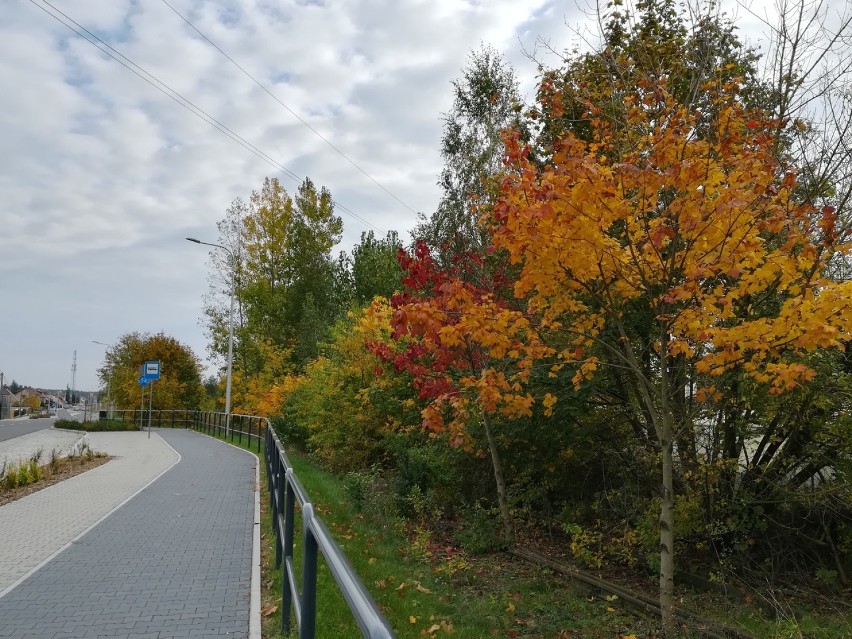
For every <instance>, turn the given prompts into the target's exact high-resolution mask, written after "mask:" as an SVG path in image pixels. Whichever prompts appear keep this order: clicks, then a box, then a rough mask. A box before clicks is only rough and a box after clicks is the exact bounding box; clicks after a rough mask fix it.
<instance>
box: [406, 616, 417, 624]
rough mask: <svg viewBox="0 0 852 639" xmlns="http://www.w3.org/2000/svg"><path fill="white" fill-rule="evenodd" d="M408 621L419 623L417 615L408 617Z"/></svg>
mask: <svg viewBox="0 0 852 639" xmlns="http://www.w3.org/2000/svg"><path fill="white" fill-rule="evenodd" d="M408 623H417V617H415V616H414V615H411V616H410V617H409V618H408Z"/></svg>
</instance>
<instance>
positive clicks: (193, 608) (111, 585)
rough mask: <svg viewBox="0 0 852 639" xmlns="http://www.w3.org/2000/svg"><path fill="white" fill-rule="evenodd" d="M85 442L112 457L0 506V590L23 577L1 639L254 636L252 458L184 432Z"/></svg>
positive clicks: (5, 596)
mask: <svg viewBox="0 0 852 639" xmlns="http://www.w3.org/2000/svg"><path fill="white" fill-rule="evenodd" d="M89 439H90V444H91V446H92V448H93V449H94V450H104V451H105V452H109V453H110V454H114V455H115V454H117V455H118V457H119V458H118V459H116V460H113V461H110V462H109V463H107V464H105V465H104V466H101V467H99V468H97V469H95V470H92V471H89V472H88V473H84V474H83V475H79V476H78V477H75V478H72V479H69V480H67V481H65V482H62V483H60V484H57V485H55V486H52V487H50V488H47V489H45V490H43V491H40V492H38V493H35V494H33V495H30V496H28V497H25V498H24V499H21V500H19V501H17V502H13V503H11V504H8V505H6V506H3V507H0V539H4V541H8V542H9V543H3V544H0V579H3V578H4V577H3V575H4V574H5V572H6V570H8V569H9V566H12V571H13V572H16V574H17V573H21V572H22V571H23V576H21V577H18V578H17V580H16V581H14V582H13V583H11V584H10V585H6V586H2V587H3V588H5V590H2V591H0V637H16V638H20V639H24V638H28V637H39V638H40V639H90V638H91V639H93V638H97V637H114V638H123V637H126V638H128V639H130V638H133V639H142V638H154V639H160V638H168V637H210V638H211V639H212V638H216V637H255V636H259V634H257V628H258V627H259V614H258V612H257V611H258V610H259V605H258V604H259V602H258V601H257V595H256V593H257V590H258V589H259V588H258V583H259V576H258V574H257V563H258V555H259V548H257V547H256V537H257V532H259V528H258V524H257V523H256V521H257V511H258V507H257V506H258V495H257V493H256V472H257V470H256V465H257V459H256V458H255V457H254V456H252V455H249V454H247V453H246V452H244V451H242V450H238V449H236V448H234V447H231V446H227V445H225V444H223V443H222V442H219V441H216V440H214V439H211V438H209V437H205V436H203V435H200V434H198V433H195V432H192V431H183V430H167V429H163V430H160V431H159V432H157V433H155V434H154V435H153V436H152V437H151V439H150V440H149V439H148V438H147V436H146V434H145V433H93V434H91V435H90V436H89ZM146 485H147V486H146ZM43 528H46V529H47V531H46V533H44V534H42V532H41V530H42V529H43ZM57 546H58V547H57ZM22 558H24V559H23V560H22ZM16 562H17V563H18V564H21V565H19V566H17V567H15V564H16ZM5 579H6V581H9V580H10V577H5ZM0 583H2V582H0Z"/></svg>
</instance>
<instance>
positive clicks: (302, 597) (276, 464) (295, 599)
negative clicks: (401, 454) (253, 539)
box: [113, 410, 396, 639]
mask: <svg viewBox="0 0 852 639" xmlns="http://www.w3.org/2000/svg"><path fill="white" fill-rule="evenodd" d="M113 419H119V420H121V421H123V422H131V423H135V424H143V425H144V426H147V424H148V411H147V410H119V411H114V412H113ZM151 425H152V426H156V427H158V428H189V429H192V430H197V431H200V432H202V433H207V434H209V435H217V436H220V437H225V436H226V434H227V438H229V439H230V440H231V441H237V442H239V443H242V441H243V439H245V440H246V442H247V443H248V444H250V445H253V444H254V443H255V442H256V443H257V450H258V452H260V445H261V443H262V442H263V443H264V444H265V445H264V455H263V456H264V463H265V466H266V477H267V482H268V486H267V487H268V490H269V505H270V508H271V510H272V528H273V531H274V533H275V568H277V569H282V570H284V575H283V578H282V579H281V582H282V594H281V628H282V630H283V631H284V632H285V633H288V634H289V633H290V631H291V627H290V626H291V624H290V611H291V610H292V611H293V616H294V617H295V619H296V627H297V628H298V631H299V639H315V637H316V615H317V607H316V603H317V565H318V560H319V555H320V553H322V556H323V557H324V558H325V563H326V565H327V566H328V568H329V570H330V572H331V575H332V577H333V578H334V581H335V583H336V584H337V587H338V588H339V589H340V592H341V593H342V594H343V598H344V599H345V600H346V604H347V605H348V606H349V610H350V611H351V612H352V616H353V617H354V618H355V622H356V623H357V624H358V627H359V628H360V629H361V633H362V635H363V636H364V637H367V638H369V639H393V638H394V637H395V636H396V635H394V633H393V631H392V630H391V628H390V625H389V624H388V622H387V620H386V619H385V617H384V615H383V614H382V613H381V611H380V610H379V608H378V606H377V605H376V602H375V601H374V600H373V598H372V597H371V596H370V593H369V592H367V589H366V588H365V587H364V584H363V583H362V582H361V580H360V578H359V577H358V575H357V574H355V571H354V570H353V569H352V566H351V565H350V564H349V561H348V560H347V559H346V555H344V554H343V551H342V550H341V549H340V546H338V545H337V542H336V541H334V538H333V537H332V536H331V533H330V532H329V531H328V528H327V527H326V525H325V524H324V523H323V521H322V519H321V518H320V517H318V516H317V515H316V514H315V512H314V507H313V504H312V503H311V500H310V498H309V497H308V494H307V492H305V489H304V488H303V487H302V484H301V482H300V481H299V479H298V477H296V473H295V472H294V471H293V466H292V465H291V464H290V460H289V459H287V455H286V453H285V452H284V446H283V445H282V444H281V441H280V440H279V439H278V436H277V435H276V434H275V431H274V430H273V429H272V428H271V427H270V425H269V420H267V419H266V418H264V417H257V416H252V415H235V414H231V421H230V424H228V422H227V415H226V414H225V413H218V412H209V411H189V410H154V411H152V412H151ZM297 506H298V508H299V511H300V512H301V514H302V537H303V543H302V579H301V582H302V583H301V590H300V589H299V586H298V578H297V575H296V569H295V566H294V545H295V544H294V543H293V542H294V538H295V531H296V527H295V514H296V507H297Z"/></svg>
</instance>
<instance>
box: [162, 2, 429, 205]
mask: <svg viewBox="0 0 852 639" xmlns="http://www.w3.org/2000/svg"><path fill="white" fill-rule="evenodd" d="M162 2H163V4H164V5H166V6H167V7H168V8H169V9H171V10H172V11H173V12H174V13H175V15H177V16H178V17H179V18H180V19H181V20H183V21H184V22H185V23H186V24H187V25H189V27H190V28H191V29H192V30H193V31H195V32H196V33H197V34H198V35H200V36H201V37H202V38H204V39H205V40H206V41H207V42H208V43H209V44H210V46H212V47H213V48H214V49H216V50H217V51H218V52H219V53H221V54H222V55H223V56H225V57H226V58H227V59H228V61H229V62H230V63H231V64H233V65H234V66H235V67H237V69H239V70H240V71H241V72H242V73H243V75H245V76H246V77H247V78H249V79H250V80H251V81H252V82H254V83H255V84H256V85H257V86H258V87H260V88H261V90H263V91H264V92H265V93H266V94H267V95H268V96H269V97H270V98H272V99H273V100H275V101H276V102H277V103H278V104H280V105H281V106H282V107H284V108H285V109H287V111H289V112H290V113H291V114H292V115H293V117H294V118H296V119H297V120H298V121H299V122H301V123H302V124H304V125H305V126H306V127H308V129H310V130H311V132H312V133H313V134H314V135H316V136H317V137H318V138H319V139H320V140H322V141H323V142H325V143H326V144H327V145H328V146H330V147H331V148H332V149H334V150H335V151H337V153H338V154H339V155H340V157H342V158H343V159H344V160H346V161H347V162H349V164H351V165H352V166H354V167H355V168H356V169H358V170H359V171H360V172H361V173H362V174H363V175H364V176H365V177H366V178H367V179H368V180H370V181H371V182H372V183H373V184H375V185H376V186H378V187H379V188H380V189H381V190H382V191H384V192H385V193H387V194H388V195H390V196H391V197H392V198H393V199H394V200H396V201H397V202H399V203H400V204H402V206H404V207H405V208H407V209H408V210H409V211H411V212H412V213H414V214H415V215H416V214H417V211H415V210H414V209H413V208H411V207H410V206H409V205H408V204H406V203H405V202H403V201H402V200H401V199H400V198H399V197H397V196H396V194H395V193H393V192H392V191H390V190H389V189H388V188H387V187H385V186H384V185H383V184H382V183H381V182H379V181H378V180H376V179H375V178H374V177H373V176H372V175H370V174H369V173H367V172H366V171H365V170H364V169H362V168H361V167H360V166H359V165H358V164H357V163H356V162H355V160H353V159H352V158H350V157H349V156H348V155H346V154H345V153H344V152H343V151H341V150H340V149H339V148H337V147H336V146H335V145H334V144H333V143H332V142H331V141H330V140H329V139H328V138H326V137H325V136H324V135H323V134H322V133H320V132H319V131H317V130H316V129H315V128H314V127H312V126H311V125H310V124H308V123H307V122H306V121H305V120H304V119H302V117H301V116H300V115H299V114H298V113H296V112H295V111H294V110H293V109H291V108H290V107H289V106H287V105H286V104H284V102H282V101H281V99H280V98H279V97H278V96H277V95H275V94H274V93H272V92H271V91H270V90H269V89H267V88H266V87H265V86H264V85H263V84H261V83H260V81H259V80H258V79H257V78H255V77H254V76H253V75H252V74H251V73H249V72H248V71H246V70H245V69H244V68H243V67H242V66H240V64H238V63H237V61H236V60H234V59H233V58H232V57H231V56H229V55H228V54H227V53H225V51H223V50H222V48H221V47H220V46H219V45H217V44H216V43H215V42H213V41H212V40H211V39H210V38H208V37H207V36H206V35H204V34H203V33H202V32H201V30H200V29H199V28H198V27H196V26H195V25H194V24H192V22H190V21H189V19H188V18H187V17H186V16H184V15H183V14H182V13H180V12H179V11H178V10H177V9H175V8H174V7H173V6H172V5H170V4H169V3H168V2H167V0H162Z"/></svg>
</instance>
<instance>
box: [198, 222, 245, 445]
mask: <svg viewBox="0 0 852 639" xmlns="http://www.w3.org/2000/svg"><path fill="white" fill-rule="evenodd" d="M186 239H187V240H188V241H190V242H194V243H196V244H204V245H205V246H212V247H213V248H220V249H222V250H223V251H225V252H226V253H227V254H228V256H229V257H230V258H231V267H232V268H231V313H230V315H229V316H228V374H227V376H226V378H225V437H228V436H229V435H230V429H231V370H232V367H233V363H234V293H235V290H234V289H235V287H236V275H235V273H234V271H235V268H236V267H235V264H236V261H237V260H236V257H234V252H233V251H231V249H229V248H228V247H227V246H222V245H221V244H212V243H211V242H202V241H201V240H197V239H195V238H194V237H188V238H186Z"/></svg>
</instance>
